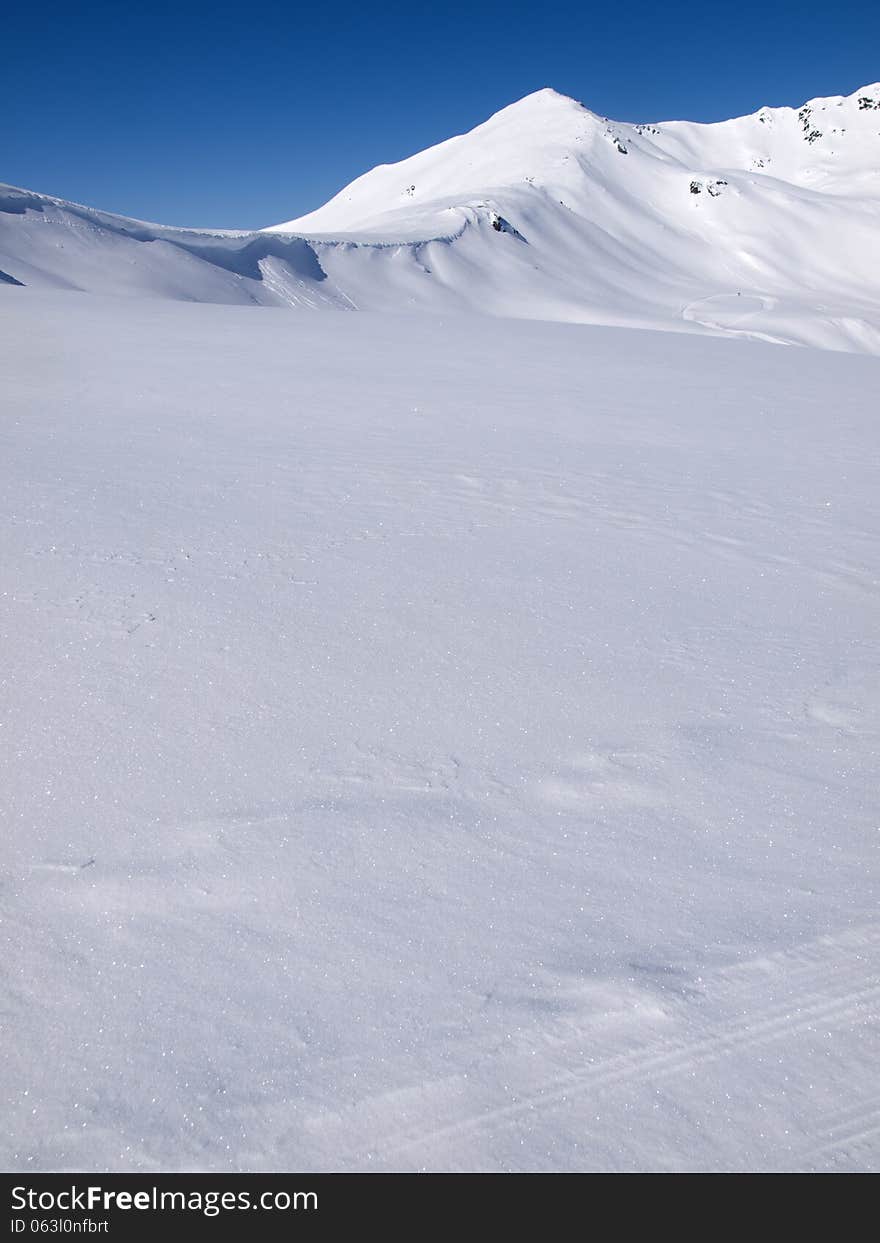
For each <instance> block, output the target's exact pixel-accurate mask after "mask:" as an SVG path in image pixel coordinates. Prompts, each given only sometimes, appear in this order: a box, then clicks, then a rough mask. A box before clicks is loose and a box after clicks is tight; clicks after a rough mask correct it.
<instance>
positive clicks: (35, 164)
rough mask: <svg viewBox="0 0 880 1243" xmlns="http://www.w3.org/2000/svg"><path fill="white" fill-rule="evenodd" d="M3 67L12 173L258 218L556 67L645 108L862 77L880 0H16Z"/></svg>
mask: <svg viewBox="0 0 880 1243" xmlns="http://www.w3.org/2000/svg"><path fill="white" fill-rule="evenodd" d="M0 75H2V76H0V99H2V105H0V181H7V182H12V183H13V184H16V185H22V186H26V187H28V188H30V189H34V190H41V191H44V192H46V193H49V194H56V195H59V196H61V197H63V198H70V199H74V200H77V201H79V202H85V203H88V204H91V205H93V206H97V207H103V208H105V209H107V210H109V211H118V212H122V213H124V214H126V215H131V216H138V217H141V218H142V219H148V220H159V221H162V222H164V223H169V224H190V225H216V226H228V227H240V228H249V227H257V226H260V225H265V224H271V223H275V222H277V221H280V220H285V219H289V218H291V217H293V216H296V215H299V214H300V213H302V212H305V211H308V210H310V209H311V208H313V207H317V206H318V205H319V204H321V203H322V202H324V201H325V200H326V199H328V198H329V197H330V196H331V195H332V194H334V193H335V192H336V191H337V190H338V189H339V188H340V187H341V186H343V185H344V184H345V183H346V182H348V181H350V180H351V179H352V178H353V177H355V176H357V175H358V174H359V173H361V172H364V171H365V170H366V169H368V168H371V167H372V166H373V165H374V164H378V163H387V162H391V161H393V160H398V159H402V158H403V157H404V156H406V155H410V154H412V153H413V152H414V151H418V150H420V149H421V148H423V147H426V146H429V145H431V144H432V143H435V142H439V141H440V140H441V139H443V138H447V137H449V136H450V135H451V134H455V133H460V132H461V131H463V130H466V129H469V128H471V127H472V126H473V125H475V124H477V123H478V122H480V121H482V120H484V119H485V118H486V117H487V116H489V115H491V113H493V112H496V111H497V110H498V109H499V108H501V107H503V106H504V105H505V104H507V103H511V102H512V101H513V100H515V99H518V98H520V97H521V96H522V95H525V94H528V92H529V91H533V90H537V89H538V88H539V87H542V86H553V87H555V88H556V89H557V90H559V91H563V92H564V93H565V94H567V95H573V96H575V98H577V99H580V100H582V101H583V102H584V103H585V104H586V105H587V106H588V107H590V108H592V109H593V110H594V111H595V112H599V113H601V114H602V115H606V116H611V117H614V118H615V119H618V120H645V121H654V120H663V119H669V118H673V117H682V118H689V119H694V120H701V121H711V120H720V119H722V118H725V117H728V116H734V115H738V114H741V113H745V112H753V111H754V110H755V109H757V108H758V107H759V106H761V105H762V104H771V105H772V104H799V103H801V102H803V100H804V99H807V98H809V97H811V96H814V95H834V94H848V93H850V92H851V91H853V90H855V89H856V88H857V87H859V86H862V85H864V84H865V83H867V82H872V81H876V80H877V79H878V78H880V5H878V4H877V3H876V0H856V2H854V3H840V4H836V5H835V4H829V3H828V2H827V0H823V3H821V4H820V3H814V2H813V0H781V2H780V0H762V2H758V0H738V2H737V3H731V4H727V5H723V6H722V5H718V4H715V3H712V2H710V0H704V2H703V3H700V4H696V3H688V2H680V0H678V2H677V0H671V3H667V4H658V3H651V4H648V3H642V0H633V2H632V3H625V4H620V3H606V4H603V5H597V6H592V5H590V4H589V3H587V2H585V0H547V2H546V3H543V4H537V5H525V4H522V3H518V2H517V0H507V2H506V3H496V0H475V2H474V0H472V2H471V3H461V2H459V3H456V4H454V5H452V4H448V5H443V4H434V5H423V4H416V3H406V4H402V3H398V2H397V0H391V3H384V4H381V5H364V4H362V3H351V2H350V0H339V2H338V3H336V4H333V5H331V4H323V5H322V4H316V3H312V4H310V5H308V6H307V7H306V6H303V7H302V8H299V7H298V6H297V5H296V4H295V3H290V2H288V3H275V2H274V0H261V2H260V3H258V4H253V5H251V6H247V5H244V4H238V5H236V6H235V7H231V6H227V5H226V4H224V3H223V0H218V2H217V3H215V4H211V5H207V4H205V5H202V4H187V3H186V0H182V3H181V4H180V5H179V6H171V5H167V4H164V3H162V2H161V0H160V2H159V3H157V4H151V5H144V6H139V5H132V6H124V5H120V4H118V3H114V4H109V3H106V4H104V3H89V0H84V2H83V3H82V4H79V5H78V4H75V3H74V4H71V3H69V0H68V3H65V4H56V3H55V0H45V3H39V4H36V3H34V4H26V3H23V2H22V3H15V4H11V5H9V6H7V7H6V9H5V13H4V18H3V22H2V60H0Z"/></svg>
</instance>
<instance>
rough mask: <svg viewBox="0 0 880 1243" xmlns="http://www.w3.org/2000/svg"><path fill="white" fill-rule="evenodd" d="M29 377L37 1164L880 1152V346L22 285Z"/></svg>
mask: <svg viewBox="0 0 880 1243" xmlns="http://www.w3.org/2000/svg"><path fill="white" fill-rule="evenodd" d="M825 124H827V123H825ZM623 141H624V142H625V143H626V145H627V150H628V153H629V154H628V156H627V157H626V158H628V159H632V157H633V155H634V147H635V144H633V143H632V140H631V139H630V137H629V135H628V134H627V135H626V136H625V138H624V139H623ZM817 146H818V140H817V142H816V143H815V144H814V147H812V148H811V150H813V149H814V148H815V147H817ZM609 151H610V152H611V153H612V157H613V158H614V159H620V160H621V161H623V159H624V157H623V156H622V155H618V154H617V153H616V150H615V148H614V146H613V145H610V146H609ZM695 171H696V172H700V173H702V175H703V176H705V172H704V170H702V169H698V170H695ZM711 172H712V173H713V175H714V174H716V173H717V172H718V170H717V169H715V168H713V169H712V170H711ZM685 193H686V194H689V191H687V189H686V190H685ZM693 198H694V199H695V200H696V199H698V198H699V201H700V204H701V206H703V205H704V206H705V207H706V209H707V210H709V209H710V208H711V207H712V206H713V204H710V203H709V202H708V200H707V199H706V196H705V195H704V196H703V197H700V196H697V195H694V196H693ZM721 201H722V202H723V196H722V200H721ZM501 214H502V215H503V217H504V219H512V221H513V224H514V226H515V227H516V228H517V229H519V230H520V231H521V232H522V234H523V237H524V238H525V239H526V241H520V240H518V239H516V238H515V237H512V236H509V235H505V234H504V233H503V232H500V231H498V230H493V232H497V233H498V234H499V235H498V236H497V237H495V238H493V241H495V242H497V243H498V244H499V245H511V246H518V247H520V248H525V247H526V246H527V245H528V246H530V245H531V244H532V241H531V236H530V233H531V232H532V231H530V228H529V222H528V220H527V219H522V218H519V217H515V216H514V214H513V213H511V214H510V216H509V215H508V213H507V212H506V211H505V212H503V213H501ZM120 244H121V243H120ZM147 245H150V244H147ZM161 245H164V243H162V244H161ZM181 253H183V252H181ZM298 253H299V254H300V256H301V258H302V262H303V264H304V265H306V266H307V265H308V264H310V262H311V261H310V260H308V256H307V255H305V252H304V251H300V252H298ZM273 257H277V255H274V256H273ZM319 257H320V260H321V265H322V267H323V266H324V261H323V257H322V256H319ZM191 259H192V262H202V263H204V262H205V260H204V259H199V260H196V259H195V257H194V256H192V255H191ZM186 261H187V260H186V258H184V259H183V260H181V262H186ZM212 262H213V261H212ZM285 262H287V261H286V260H285ZM4 266H5V265H4ZM214 266H216V264H214ZM221 266H222V265H221ZM217 270H218V272H219V271H220V268H219V267H218V269H217ZM223 270H225V271H227V273H228V272H229V268H228V267H227V268H225V269H223ZM301 270H302V269H301ZM240 275H241V281H242V283H244V282H247V281H250V280H253V279H254V278H253V277H252V276H249V275H247V274H246V273H242V274H240ZM218 279H220V278H219V277H218ZM303 279H308V280H311V279H312V277H310V276H309V277H307V276H304V277H303ZM331 279H332V278H331V277H329V276H328V282H329V281H330V280H331ZM321 283H322V282H321ZM242 287H244V284H243V285H242ZM0 365H2V373H3V377H4V383H3V391H2V395H0V403H2V424H0V429H2V435H3V452H2V454H0V497H2V506H3V515H2V523H3V531H4V558H3V563H4V571H3V584H2V590H0V640H2V651H3V670H4V671H3V677H2V704H3V707H2V734H0V748H2V750H0V767H2V771H0V783H2V788H3V791H4V810H5V816H6V829H5V837H4V852H3V860H2V870H0V915H2V921H0V930H2V946H3V952H2V954H0V972H2V976H3V984H2V989H3V997H4V1025H5V1029H6V1032H7V1037H6V1038H5V1039H4V1041H3V1045H2V1059H3V1060H2V1075H0V1079H2V1082H0V1088H2V1095H3V1099H4V1109H3V1117H4V1127H3V1131H2V1140H0V1161H2V1164H3V1168H6V1169H15V1170H23V1171H24V1170H28V1171H32V1170H47V1169H51V1170H81V1169H84V1168H87V1169H94V1168H102V1169H121V1170H156V1169H161V1170H175V1169H189V1170H192V1169H202V1170H237V1169H264V1170H272V1169H291V1168H293V1169H308V1170H318V1169H339V1170H417V1169H428V1170H526V1169H529V1170H531V1169H535V1170H547V1169H553V1170H571V1169H605V1170H627V1169H658V1170H681V1169H724V1170H738V1169H745V1168H751V1169H755V1168H758V1169H803V1170H858V1169H869V1168H876V1167H877V1165H878V1158H880V1112H878V1100H877V1089H876V1086H875V1083H876V1066H877V1064H878V1060H880V1039H878V999H880V959H878V949H880V922H878V916H877V911H878V897H880V893H878V884H877V853H876V852H877V840H876V839H877V811H878V808H877V795H876V792H877V789H878V788H880V780H878V778H880V773H878V754H880V746H878V743H880V719H878V703H880V699H878V663H877V634H878V620H880V608H878V592H880V577H878V576H880V554H878V549H880V538H878V537H880V503H878V491H877V486H876V481H877V477H878V460H877V458H878V453H877V444H878V442H877V410H876V395H877V391H878V380H880V363H878V360H877V359H874V358H870V357H856V356H851V355H850V356H847V355H842V354H840V355H835V354H830V353H820V352H818V351H814V350H811V349H806V350H798V351H791V350H780V349H776V348H773V347H770V346H768V345H766V344H761V343H754V342H744V341H732V342H731V341H717V340H712V339H709V338H702V339H697V338H694V337H686V336H670V335H669V334H659V333H650V332H637V331H632V330H621V329H619V328H596V327H591V326H583V325H565V324H538V323H522V322H520V323H518V322H509V323H506V324H504V325H503V326H499V324H498V322H497V321H491V320H489V319H486V318H484V317H479V316H467V315H462V314H455V315H448V316H446V315H444V316H440V317H439V318H438V317H421V318H420V317H413V316H408V317H393V316H379V315H351V314H342V313H340V312H334V311H332V310H328V311H327V313H326V314H323V315H290V314H289V313H286V312H284V311H281V310H271V309H265V308H264V309H260V308H245V307H234V306H194V305H184V304H182V303H169V302H156V301H153V302H146V301H140V302H138V301H132V300H131V299H128V300H123V299H110V298H99V297H85V296H83V295H81V294H75V293H64V292H57V291H56V292H45V291H38V290H34V289H31V288H24V289H21V288H16V287H13V286H11V285H6V284H4V285H2V286H0Z"/></svg>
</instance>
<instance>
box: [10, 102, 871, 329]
mask: <svg viewBox="0 0 880 1243" xmlns="http://www.w3.org/2000/svg"><path fill="white" fill-rule="evenodd" d="M878 237H880V83H875V84H870V85H868V86H864V87H860V88H859V89H858V90H857V91H855V92H853V93H852V94H851V95H848V96H828V97H815V98H814V99H812V100H808V101H807V102H806V103H805V104H803V105H802V106H801V107H800V108H788V107H781V108H772V109H771V108H767V107H762V108H759V109H758V110H757V111H756V112H754V113H751V114H748V115H747V116H743V117H737V118H732V119H731V120H728V121H719V122H711V123H700V122H689V121H666V122H658V123H655V124H648V123H644V124H634V123H629V122H617V121H612V120H610V119H608V118H605V117H601V116H599V115H598V114H596V113H594V112H592V111H591V110H590V109H589V108H587V107H586V106H585V105H583V104H581V103H579V102H578V101H577V100H573V99H571V98H569V97H568V96H565V95H562V94H560V93H559V92H557V91H555V90H554V89H553V88H552V87H545V88H542V89H541V90H539V91H536V92H533V93H532V94H530V95H528V96H525V97H524V98H523V99H520V100H517V101H515V102H514V103H512V104H509V105H507V106H506V107H505V108H502V109H501V110H500V111H498V112H496V113H495V114H494V115H493V116H491V117H489V118H488V119H487V120H486V121H484V122H482V123H481V124H480V125H478V126H476V127H475V128H474V129H472V130H470V131H468V132H467V133H465V134H459V135H455V136H453V137H452V138H449V139H446V140H445V141H444V142H441V143H439V144H437V145H436V146H434V147H430V148H427V149H426V150H424V151H421V152H417V153H416V154H415V155H412V156H409V157H407V158H406V159H405V160H402V161H399V162H397V163H393V164H382V165H378V166H377V167H376V168H374V169H371V170H370V171H368V172H366V173H364V174H363V175H362V176H360V177H358V178H356V179H355V180H354V181H353V182H351V183H350V185H348V186H346V187H344V188H343V189H342V190H341V191H340V192H339V193H338V194H337V195H335V196H334V197H333V198H332V199H330V200H329V201H328V202H327V203H326V204H325V205H324V206H323V207H321V208H318V209H317V210H315V211H313V212H309V213H307V214H306V215H304V216H300V217H297V218H295V219H294V220H290V221H286V222H284V223H282V224H280V225H272V226H268V227H267V228H265V229H262V230H258V231H256V232H239V231H234V230H213V231H212V230H194V229H179V228H171V227H168V226H163V225H158V224H149V223H146V222H142V221H133V220H129V219H127V218H125V217H121V216H116V215H112V214H110V213H105V212H100V211H97V210H94V209H91V208H86V207H82V206H79V205H77V204H71V203H67V202H65V200H62V199H55V198H50V197H49V196H46V195H37V194H35V193H34V192H31V191H24V190H17V189H15V188H11V187H6V188H5V190H4V188H2V187H0V272H2V273H3V274H4V286H5V285H11V284H13V283H14V284H18V285H31V284H35V285H49V286H52V287H56V288H59V287H60V288H68V289H81V290H85V291H92V292H100V293H112V294H116V295H122V296H147V297H163V298H167V297H170V298H176V299H180V298H183V299H185V300H195V301H208V302H244V303H256V304H260V305H270V306H291V307H303V308H309V307H313V308H319V307H336V308H344V309H365V310H379V311H398V312H399V311H404V312H407V313H409V312H410V311H413V310H415V311H427V312H434V313H441V314H443V313H447V312H450V311H455V310H472V311H479V312H483V313H486V314H489V315H493V316H498V317H502V318H531V319H548V320H566V321H575V322H585V323H604V324H617V325H629V326H633V327H642V328H659V329H663V330H667V331H669V330H671V331H691V332H708V333H712V334H715V335H718V334H721V335H732V336H746V337H752V338H757V339H763V340H768V341H774V342H782V343H794V344H802V345H814V346H822V347H827V348H835V349H848V350H856V351H867V352H872V353H880V247H878Z"/></svg>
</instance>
